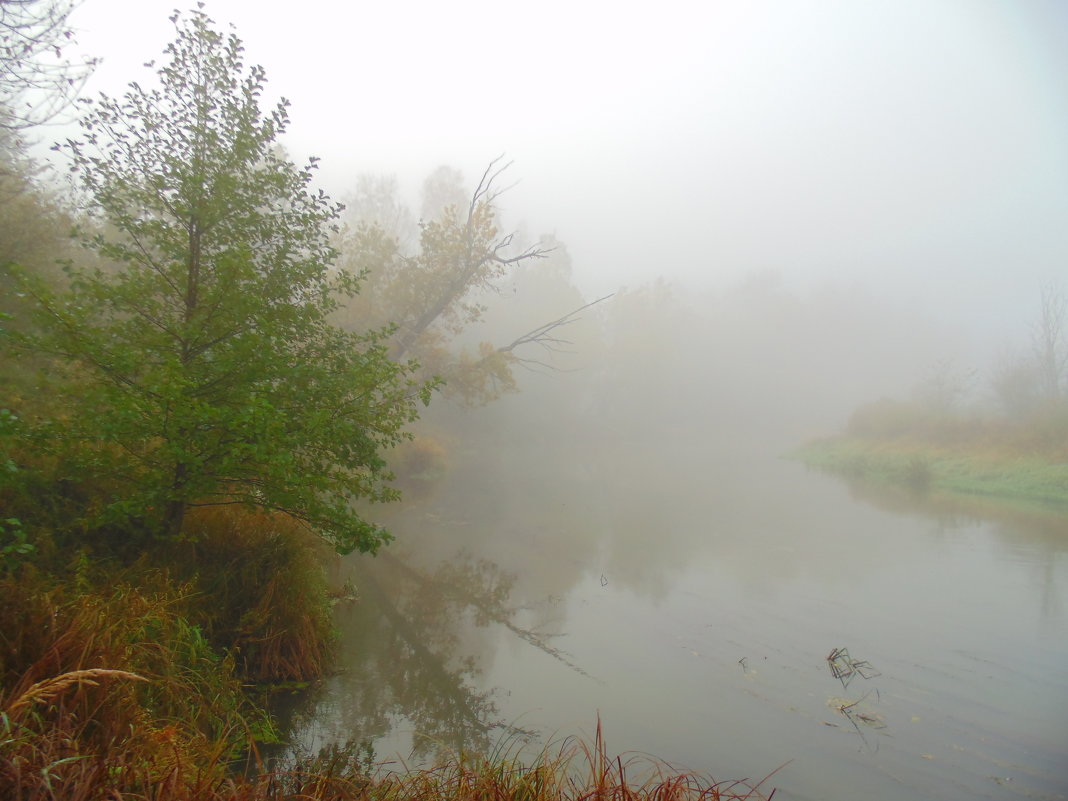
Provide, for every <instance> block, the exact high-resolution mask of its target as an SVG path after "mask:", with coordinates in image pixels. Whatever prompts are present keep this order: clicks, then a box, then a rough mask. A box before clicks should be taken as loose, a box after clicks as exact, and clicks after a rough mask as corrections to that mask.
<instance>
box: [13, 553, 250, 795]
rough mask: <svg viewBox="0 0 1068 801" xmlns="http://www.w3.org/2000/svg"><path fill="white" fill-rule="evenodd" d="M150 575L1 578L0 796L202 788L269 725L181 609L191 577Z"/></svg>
mask: <svg viewBox="0 0 1068 801" xmlns="http://www.w3.org/2000/svg"><path fill="white" fill-rule="evenodd" d="M143 579H144V582H145V584H150V585H152V586H151V587H148V586H140V587H135V586H132V585H130V584H128V583H125V582H122V581H116V582H115V583H113V584H112V586H111V587H109V589H108V591H106V592H105V591H96V592H93V591H89V592H76V591H74V590H72V589H70V588H69V587H67V588H63V587H60V586H49V584H48V582H47V581H46V580H44V579H42V578H40V577H37V576H34V575H32V574H30V573H29V572H26V573H25V574H24V575H23V576H21V577H19V578H13V577H7V578H4V579H0V597H2V598H3V599H4V603H3V604H0V801H8V800H9V799H12V800H15V799H18V800H19V801H23V800H29V799H39V798H40V799H44V798H86V799H95V798H104V797H106V794H107V793H108V792H111V791H112V790H115V791H121V792H123V793H125V792H140V791H141V790H142V789H144V788H149V787H152V788H163V787H178V786H183V787H186V786H188V787H191V786H194V785H198V784H199V785H200V786H204V785H205V782H209V783H210V781H214V780H216V779H218V778H219V777H221V776H222V774H223V771H224V768H225V765H226V763H227V761H228V760H229V759H230V758H232V757H233V756H236V755H237V754H238V753H240V751H241V750H242V749H244V748H246V747H248V744H249V743H250V742H251V741H252V739H253V738H254V737H255V736H256V735H257V734H260V733H262V732H266V731H269V726H268V725H267V723H266V721H265V719H264V717H263V715H262V713H260V712H258V711H257V710H255V709H254V708H252V707H251V706H250V705H249V704H248V702H247V701H246V700H245V697H244V695H243V693H242V690H241V685H240V683H239V682H238V680H237V678H236V677H235V676H234V675H233V669H232V664H231V663H228V662H227V661H226V660H224V659H221V658H220V657H218V656H217V655H215V653H214V652H213V651H212V650H211V648H210V647H209V646H208V644H207V642H206V640H204V638H203V637H202V636H201V635H200V632H199V630H197V629H196V628H195V627H193V626H190V625H189V624H188V622H186V620H185V618H184V617H182V612H183V611H184V604H185V601H186V600H187V595H188V592H189V590H188V587H183V586H181V585H174V584H173V583H172V582H170V581H169V580H168V579H167V578H166V577H165V576H163V575H162V574H158V573H155V574H153V573H148V574H145V575H144V576H143ZM161 797H162V796H161Z"/></svg>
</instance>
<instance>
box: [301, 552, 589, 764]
mask: <svg viewBox="0 0 1068 801" xmlns="http://www.w3.org/2000/svg"><path fill="white" fill-rule="evenodd" d="M418 561H419V560H416V559H405V558H400V557H398V556H396V555H394V554H391V553H385V554H381V555H379V556H378V557H376V558H371V557H363V556H353V557H350V558H349V559H347V560H346V561H345V562H344V563H343V565H342V566H341V568H340V569H341V570H342V571H343V573H344V578H343V581H345V582H347V583H350V584H352V585H353V586H355V587H357V588H358V591H359V597H358V598H357V599H355V600H354V601H350V602H346V603H344V604H342V605H341V606H340V607H339V608H338V609H337V610H336V616H335V619H336V623H337V626H338V627H339V629H340V630H341V631H342V633H343V634H342V637H341V642H340V646H341V647H340V652H339V654H338V661H339V664H340V665H341V666H342V667H341V670H340V672H339V673H338V674H337V675H335V676H333V677H332V678H331V679H330V680H329V681H328V682H327V683H326V684H325V685H324V686H322V687H320V688H317V689H316V690H314V691H312V692H310V693H306V694H304V696H303V697H302V698H301V699H300V701H299V702H298V703H296V704H294V705H292V706H291V707H290V708H289V709H288V710H286V711H287V713H288V714H287V716H288V720H289V729H290V731H291V732H292V734H291V739H292V740H293V741H294V742H296V743H299V744H300V745H301V746H302V748H304V749H312V750H313V749H315V748H318V747H320V746H321V745H323V744H327V743H340V742H346V741H354V742H361V741H363V742H374V741H380V742H384V741H388V742H391V743H392V744H393V745H394V746H399V741H398V738H397V737H396V736H394V737H393V739H392V740H390V735H391V734H393V735H397V734H403V739H404V740H405V742H406V745H407V747H406V748H404V749H403V751H404V753H403V754H402V755H403V756H405V758H406V759H408V760H410V761H412V762H415V763H420V762H425V761H428V760H430V759H432V758H434V757H436V756H438V755H440V754H441V753H442V752H443V751H451V752H457V751H461V750H462V751H466V752H476V751H479V752H485V751H487V750H488V749H489V748H490V747H491V745H492V744H493V743H494V742H496V741H497V740H499V739H500V738H503V737H512V738H514V737H519V738H523V739H529V738H530V737H531V736H532V733H531V732H529V731H525V730H523V729H522V728H520V727H518V726H516V725H513V724H512V723H509V722H507V721H504V720H501V719H500V715H499V708H498V704H497V702H496V700H495V699H496V696H497V695H498V694H499V693H500V692H501V691H500V690H499V689H497V688H490V689H480V688H482V687H483V685H484V679H483V674H484V670H485V667H484V666H485V664H486V663H487V662H488V661H491V660H492V653H489V652H488V651H489V650H491V649H492V644H491V641H490V639H488V638H486V637H481V636H479V634H480V631H482V630H485V629H486V628H487V627H490V626H493V625H496V626H500V627H502V628H504V629H505V630H507V631H508V632H510V633H511V634H512V635H513V636H514V637H515V638H516V639H517V640H519V641H522V642H524V643H526V644H527V645H529V646H532V647H534V648H537V649H538V650H539V651H541V652H542V653H544V654H547V655H548V656H550V657H552V658H553V659H555V660H556V661H557V662H559V663H561V664H563V665H565V666H567V667H568V668H569V669H571V670H572V671H574V672H576V673H578V674H580V675H583V676H586V677H588V678H592V677H589V675H588V674H587V673H586V672H585V671H584V670H583V669H582V668H581V667H580V666H579V665H577V664H575V663H574V662H573V661H572V660H571V658H570V657H569V655H568V654H567V653H566V652H565V651H563V650H561V649H559V648H556V647H555V646H553V645H552V643H551V638H552V636H553V635H552V633H551V632H546V631H540V630H538V629H537V628H530V627H523V626H520V625H518V624H517V623H516V622H515V618H516V616H517V614H518V613H519V612H520V610H519V609H517V608H516V607H515V606H514V605H513V604H512V602H511V593H512V587H513V585H514V583H515V575H514V574H512V573H508V572H506V571H504V570H503V569H501V568H500V567H499V566H498V565H497V564H495V563H493V562H491V561H490V560H488V559H481V558H476V557H474V556H472V555H471V554H470V553H468V552H467V551H464V550H461V551H460V552H459V553H457V554H456V555H455V556H454V557H453V558H452V559H448V560H443V561H441V562H439V563H438V564H437V566H436V567H435V568H433V569H431V570H426V569H422V568H420V567H418V566H416V564H417V563H418ZM336 578H337V577H336ZM397 728H399V729H401V730H402V731H401V732H394V729H397Z"/></svg>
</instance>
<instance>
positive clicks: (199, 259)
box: [27, 11, 432, 552]
mask: <svg viewBox="0 0 1068 801" xmlns="http://www.w3.org/2000/svg"><path fill="white" fill-rule="evenodd" d="M172 21H173V22H174V23H175V27H176V30H177V37H176V39H175V41H174V42H173V43H172V44H170V45H169V46H168V47H167V49H166V50H165V55H166V63H165V64H164V66H163V67H162V68H161V69H159V71H158V88H153V89H146V88H143V87H142V86H140V85H139V84H137V83H133V84H131V85H130V87H129V90H128V91H127V92H126V93H125V95H124V96H123V97H122V98H121V99H112V98H109V97H106V96H103V97H101V98H100V99H99V100H98V101H96V102H95V103H94V104H93V106H92V108H91V110H90V111H89V112H88V113H87V114H86V115H85V116H84V118H83V119H82V123H81V124H82V127H83V129H84V133H83V136H82V137H81V138H80V139H77V140H68V141H67V142H66V143H65V144H64V145H62V146H58V149H59V150H61V151H64V152H66V153H67V154H69V156H70V157H71V170H72V171H73V172H74V173H75V175H76V176H77V178H78V180H79V181H80V184H81V186H82V188H83V189H84V190H85V192H86V194H87V196H88V197H89V198H91V199H92V201H91V206H90V212H91V213H92V214H93V215H94V216H95V217H96V218H97V222H98V223H100V225H99V226H98V228H97V230H98V231H104V232H105V233H95V234H87V235H86V236H85V244H86V245H87V246H88V247H89V248H91V249H92V250H95V251H96V252H97V253H98V254H99V255H100V256H102V257H103V259H104V260H105V261H106V262H110V263H111V266H109V267H104V268H93V269H79V270H75V269H72V270H71V276H70V287H69V291H66V290H65V291H62V292H57V291H53V290H50V289H49V288H48V287H46V286H44V285H43V284H40V283H38V284H33V283H32V282H29V279H27V281H28V283H27V286H28V287H29V289H30V291H31V294H32V295H33V296H34V297H35V298H36V300H37V301H38V306H39V309H40V312H41V317H42V319H41V323H42V326H43V328H44V331H45V333H43V334H41V335H40V336H37V337H36V338H35V339H33V340H32V341H30V342H29V344H31V345H33V346H35V347H37V348H38V349H42V350H45V351H47V352H50V353H52V354H55V355H57V356H59V357H61V358H60V361H61V362H62V363H66V364H68V365H69V366H70V367H71V373H72V375H73V376H74V378H75V384H74V392H73V393H72V394H73V395H74V396H75V397H74V398H72V401H71V403H72V408H71V413H70V414H69V415H67V416H66V417H65V419H63V420H41V421H37V423H36V425H35V426H34V428H35V430H36V434H37V436H38V437H39V438H40V441H41V442H42V443H43V444H44V445H46V446H47V447H49V448H50V449H52V450H55V451H57V452H62V453H63V455H64V456H65V458H66V460H67V463H68V464H71V465H73V468H72V469H76V470H79V471H81V472H82V475H85V474H88V475H90V476H101V477H107V478H108V479H109V481H108V482H107V484H108V486H110V487H112V488H113V489H112V490H111V492H110V495H109V497H108V498H106V499H105V502H104V503H103V504H100V506H101V510H100V511H101V515H102V517H103V518H104V519H109V518H110V519H120V520H130V519H133V520H137V521H140V522H141V524H142V525H144V526H145V527H146V528H148V529H149V530H152V531H155V532H157V533H158V534H160V535H163V536H167V537H173V538H181V537H183V536H188V532H186V531H185V530H184V528H183V522H184V519H185V514H186V511H187V510H188V509H189V508H190V507H192V506H200V505H219V504H246V505H250V506H254V507H261V508H266V509H272V510H280V511H282V512H285V513H287V514H290V515H292V516H294V517H296V518H299V519H301V520H304V521H306V522H307V523H308V524H310V525H311V526H312V527H313V528H314V530H315V531H316V532H317V533H319V534H320V535H322V536H323V537H324V538H325V539H327V540H328V541H330V542H331V543H332V544H333V545H335V546H336V547H337V549H338V550H340V551H342V552H347V551H350V550H352V549H360V550H364V551H373V550H375V549H376V548H377V547H378V546H379V545H380V544H381V543H382V542H383V541H384V540H385V539H387V538H388V534H387V533H386V532H384V531H383V530H381V529H380V528H379V527H377V526H375V525H373V524H372V523H370V522H368V521H367V520H365V519H364V518H363V516H362V515H361V514H360V513H358V512H357V511H356V510H355V508H354V502H356V501H358V500H361V499H363V500H370V501H386V500H392V499H394V498H395V497H396V492H395V490H393V489H392V488H391V487H390V486H389V485H388V480H389V475H388V472H387V471H386V468H385V463H384V461H383V451H384V450H386V449H388V448H389V447H391V446H392V445H394V444H396V443H397V442H398V441H399V440H400V439H402V438H403V437H404V436H405V435H404V426H405V425H406V424H407V423H409V422H410V421H412V420H414V419H415V418H416V416H417V407H418V404H417V401H418V400H422V401H423V402H424V403H425V402H428V401H429V397H430V393H431V391H432V385H430V384H428V383H425V382H424V383H418V382H416V381H415V380H414V379H412V377H411V367H410V366H409V365H401V364H398V363H396V362H394V361H392V360H390V359H389V358H388V354H387V352H386V345H385V340H384V336H385V334H384V332H382V331H371V332H364V333H361V334H354V333H348V332H345V331H342V330H340V329H339V328H337V327H336V326H334V325H332V324H331V323H330V319H329V318H330V316H331V315H332V314H334V313H336V312H337V310H338V308H339V305H341V304H343V303H345V302H346V301H347V300H349V299H351V298H352V297H353V296H354V295H355V294H356V293H357V291H358V289H359V276H355V275H353V274H352V273H346V272H340V271H337V270H335V269H333V267H332V264H333V261H334V259H335V256H336V254H335V251H334V250H333V248H332V247H331V245H330V240H329V237H330V234H331V233H332V232H333V231H334V230H335V222H336V219H337V216H338V213H339V206H338V205H336V204H334V203H333V202H332V201H331V200H330V199H329V198H328V197H326V196H325V195H324V194H323V193H322V192H321V191H320V192H318V193H313V192H312V191H311V190H310V182H311V179H312V169H313V167H314V160H313V161H312V163H310V164H309V165H308V166H306V167H304V168H298V167H296V166H294V165H293V164H292V163H290V162H288V161H287V160H286V159H284V158H283V157H281V156H280V155H279V150H278V148H277V146H276V144H275V142H276V139H277V137H278V136H279V135H280V134H281V133H282V132H283V131H284V130H285V128H286V125H287V121H288V116H287V106H288V103H287V102H286V101H284V100H283V101H281V102H280V103H279V104H278V105H277V106H275V107H274V108H273V109H271V110H269V111H268V112H266V113H264V112H263V111H261V109H260V104H259V100H260V97H261V95H262V93H263V90H264V85H265V77H264V71H263V69H262V68H261V67H258V66H252V67H246V65H245V64H244V61H243V53H242V45H241V42H240V40H239V39H238V38H237V36H236V35H234V34H233V33H229V34H223V33H220V32H219V31H217V30H216V29H215V27H214V23H213V22H212V21H211V20H210V19H209V18H208V17H207V16H206V15H205V14H204V13H202V12H199V11H197V12H191V13H189V14H188V15H185V16H182V15H178V14H175V16H174V17H172Z"/></svg>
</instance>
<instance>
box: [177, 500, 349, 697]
mask: <svg viewBox="0 0 1068 801" xmlns="http://www.w3.org/2000/svg"><path fill="white" fill-rule="evenodd" d="M187 525H188V528H189V531H190V534H191V537H192V538H193V541H194V543H195V545H194V544H190V545H186V546H183V547H181V548H176V549H174V550H172V551H170V552H168V553H165V554H162V555H161V558H164V559H168V560H169V561H170V562H171V563H172V564H174V565H175V569H179V570H182V571H184V574H185V575H186V576H187V577H188V578H189V579H190V580H191V581H193V582H194V583H195V584H196V586H197V588H198V590H199V595H198V598H199V601H200V602H199V604H198V606H197V610H196V615H197V618H198V619H199V620H201V621H202V622H203V626H204V628H205V632H206V634H207V635H208V637H209V638H210V640H211V641H212V643H214V644H215V645H216V647H218V648H222V649H226V650H228V651H229V652H230V653H232V654H233V656H234V659H235V660H236V663H237V667H238V669H239V670H240V671H241V672H242V673H243V674H244V675H245V676H247V677H248V678H249V679H251V680H252V681H257V682H264V681H265V682H276V681H307V680H310V679H315V678H318V677H319V676H321V675H322V674H323V672H324V671H325V670H326V667H327V665H328V663H329V658H330V653H331V644H332V634H333V631H332V627H331V619H330V605H329V600H328V596H327V584H326V577H325V572H324V569H323V564H324V558H325V556H326V555H325V553H323V546H322V545H321V543H320V541H319V540H318V539H317V538H316V537H315V536H314V535H313V534H312V533H311V532H309V531H308V530H307V528H306V527H305V526H304V525H303V524H302V523H300V522H299V521H297V520H294V519H293V518H290V517H287V516H285V515H282V514H274V513H269V512H263V511H254V510H251V509H245V508H243V507H238V506H231V507H206V508H202V509H196V510H194V511H193V512H191V513H190V515H189V520H188V523H187Z"/></svg>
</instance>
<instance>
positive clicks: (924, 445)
mask: <svg viewBox="0 0 1068 801" xmlns="http://www.w3.org/2000/svg"><path fill="white" fill-rule="evenodd" d="M785 456H786V458H789V459H793V460H795V461H799V462H801V463H803V464H805V465H808V466H809V467H813V468H817V469H820V470H824V471H827V472H829V473H833V474H836V475H839V476H842V477H844V478H846V479H851V480H855V481H862V482H866V483H868V482H870V483H875V484H884V485H896V486H899V487H904V488H906V489H908V490H910V491H913V492H914V493H924V494H928V493H950V494H953V495H958V496H972V497H987V498H992V499H994V498H996V499H1000V500H1002V501H1005V502H1008V503H1012V504H1016V505H1023V506H1030V507H1041V508H1043V509H1045V510H1047V511H1054V512H1058V513H1061V514H1068V410H1066V408H1065V407H1064V406H1063V404H1056V405H1051V406H1050V407H1048V408H1046V409H1044V410H1042V411H1041V412H1040V413H1037V414H1034V415H1031V416H1029V417H1028V418H1026V419H1020V420H1015V421H1008V420H992V419H985V418H981V417H966V416H963V415H950V414H946V413H933V412H932V411H931V410H927V409H923V408H922V407H919V406H917V405H916V404H909V403H903V402H892V401H880V402H877V403H874V404H870V405H868V406H865V407H861V408H860V409H858V410H857V411H856V412H855V413H854V414H853V417H852V418H851V419H850V421H849V424H848V425H847V427H846V429H845V431H844V432H842V433H840V434H837V435H834V436H829V437H822V438H819V439H814V440H810V441H809V442H807V443H805V444H803V445H801V446H800V447H798V448H795V449H793V450H791V451H790V452H788V453H787V454H786V455H785Z"/></svg>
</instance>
